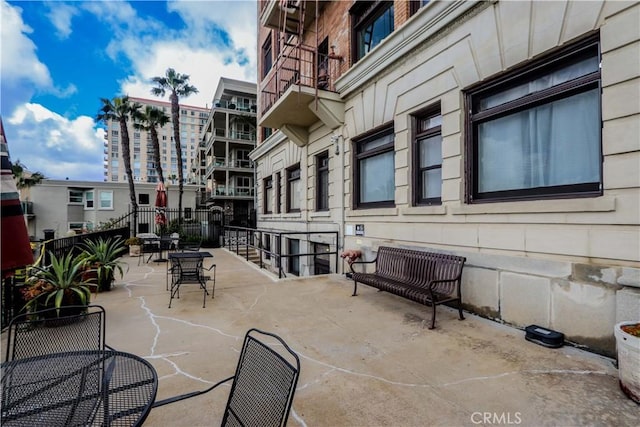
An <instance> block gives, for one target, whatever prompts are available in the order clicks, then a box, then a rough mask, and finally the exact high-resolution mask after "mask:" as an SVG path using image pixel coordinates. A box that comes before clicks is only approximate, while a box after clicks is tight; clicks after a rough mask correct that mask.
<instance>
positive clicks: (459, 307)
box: [458, 300, 464, 320]
mask: <svg viewBox="0 0 640 427" xmlns="http://www.w3.org/2000/svg"><path fill="white" fill-rule="evenodd" d="M458 313H459V314H460V319H459V320H464V316H463V315H462V300H458Z"/></svg>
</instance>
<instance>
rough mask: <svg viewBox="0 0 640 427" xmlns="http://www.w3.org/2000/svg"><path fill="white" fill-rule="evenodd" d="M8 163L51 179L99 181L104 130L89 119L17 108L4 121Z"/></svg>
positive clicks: (29, 105) (30, 106)
mask: <svg viewBox="0 0 640 427" xmlns="http://www.w3.org/2000/svg"><path fill="white" fill-rule="evenodd" d="M7 122H8V123H9V124H11V125H12V129H13V130H15V132H14V134H13V135H7V139H8V142H9V147H10V150H11V157H12V159H20V161H21V162H22V163H24V164H25V165H27V167H28V168H29V170H31V171H40V172H42V173H44V175H45V176H46V177H47V178H52V179H65V178H69V179H85V180H86V179H88V180H93V181H101V180H102V179H103V176H104V175H103V169H102V167H101V166H102V158H103V154H102V151H103V146H104V139H103V136H104V130H102V129H99V128H96V124H95V122H94V120H93V118H91V117H88V116H79V117H77V118H75V119H68V118H65V117H63V116H61V115H59V114H57V113H55V112H53V111H50V110H48V109H47V108H45V107H43V106H42V105H39V104H32V103H27V104H24V105H22V106H20V107H18V108H17V109H16V110H15V111H14V113H13V115H12V116H11V117H9V119H8V120H7Z"/></svg>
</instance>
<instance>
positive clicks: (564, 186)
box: [467, 37, 602, 202]
mask: <svg viewBox="0 0 640 427" xmlns="http://www.w3.org/2000/svg"><path fill="white" fill-rule="evenodd" d="M467 104H468V105H469V109H470V110H471V114H470V116H469V128H470V130H471V132H469V134H468V139H467V153H468V155H469V157H470V159H471V161H470V162H469V164H468V166H467V176H468V177H469V180H470V185H469V186H468V187H467V200H468V201H469V202H481V201H489V200H491V201H495V200H514V199H540V198H565V197H571V196H573V197H577V196H598V195H600V194H602V135H601V132H602V118H601V112H600V108H601V100H600V51H599V40H598V39H597V37H591V38H589V39H586V40H583V41H581V42H578V43H576V44H574V45H571V46H568V47H567V48H565V49H562V50H561V51H558V52H556V53H554V54H553V55H552V56H548V57H546V58H542V59H541V60H539V61H535V62H533V63H531V64H529V65H527V66H525V67H523V68H521V69H519V70H515V71H514V72H511V73H508V74H505V75H504V76H502V77H500V78H498V79H494V80H492V81H489V82H487V83H485V84H483V85H481V86H479V87H478V88H476V89H473V90H471V91H469V92H468V93H467Z"/></svg>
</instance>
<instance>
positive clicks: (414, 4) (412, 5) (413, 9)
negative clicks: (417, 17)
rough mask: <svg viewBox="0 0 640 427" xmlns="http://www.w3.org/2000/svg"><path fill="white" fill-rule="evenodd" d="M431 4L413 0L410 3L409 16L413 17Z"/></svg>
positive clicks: (425, 0) (427, 1) (426, 1)
mask: <svg viewBox="0 0 640 427" xmlns="http://www.w3.org/2000/svg"><path fill="white" fill-rule="evenodd" d="M427 3H429V0H411V1H410V3H409V15H410V16H413V14H414V13H416V12H417V11H418V10H419V9H420V8H421V7H422V6H424V5H426V4H427Z"/></svg>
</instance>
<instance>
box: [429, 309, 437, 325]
mask: <svg viewBox="0 0 640 427" xmlns="http://www.w3.org/2000/svg"><path fill="white" fill-rule="evenodd" d="M431 310H432V314H431V327H430V328H429V329H435V327H436V305H435V304H434V303H431Z"/></svg>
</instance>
